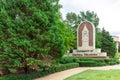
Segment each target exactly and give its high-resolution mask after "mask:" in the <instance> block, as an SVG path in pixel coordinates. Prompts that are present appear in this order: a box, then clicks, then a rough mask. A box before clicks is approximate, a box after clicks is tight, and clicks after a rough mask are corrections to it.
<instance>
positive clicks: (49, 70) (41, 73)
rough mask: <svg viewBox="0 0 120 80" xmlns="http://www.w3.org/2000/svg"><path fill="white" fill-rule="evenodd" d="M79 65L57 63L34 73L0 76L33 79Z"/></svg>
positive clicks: (1, 78)
mask: <svg viewBox="0 0 120 80" xmlns="http://www.w3.org/2000/svg"><path fill="white" fill-rule="evenodd" d="M76 67H79V64H78V63H69V64H64V65H62V64H61V65H56V66H51V67H49V68H45V70H39V72H38V73H34V74H33V73H32V74H21V75H15V74H14V75H7V76H3V77H0V80H33V79H35V78H39V77H42V76H45V75H48V74H51V73H54V72H59V71H63V70H66V69H71V68H76Z"/></svg>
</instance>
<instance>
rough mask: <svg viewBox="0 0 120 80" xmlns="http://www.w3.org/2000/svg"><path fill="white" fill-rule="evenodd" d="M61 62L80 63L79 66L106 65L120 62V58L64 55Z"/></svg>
mask: <svg viewBox="0 0 120 80" xmlns="http://www.w3.org/2000/svg"><path fill="white" fill-rule="evenodd" d="M59 62H60V63H61V64H67V63H79V66H89V67H93V66H105V65H113V64H119V62H120V61H119V60H118V59H117V58H109V59H93V58H73V57H63V58H61V59H60V60H59Z"/></svg>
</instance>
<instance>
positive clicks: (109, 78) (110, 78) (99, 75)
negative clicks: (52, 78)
mask: <svg viewBox="0 0 120 80" xmlns="http://www.w3.org/2000/svg"><path fill="white" fill-rule="evenodd" d="M65 80H120V70H87V71H84V72H82V73H79V74H76V75H73V76H70V77H68V78H66V79H65Z"/></svg>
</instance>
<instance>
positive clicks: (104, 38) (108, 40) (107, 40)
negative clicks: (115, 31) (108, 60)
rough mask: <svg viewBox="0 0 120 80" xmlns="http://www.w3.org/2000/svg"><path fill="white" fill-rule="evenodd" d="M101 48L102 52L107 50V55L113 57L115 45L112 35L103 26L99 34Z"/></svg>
mask: <svg viewBox="0 0 120 80" xmlns="http://www.w3.org/2000/svg"><path fill="white" fill-rule="evenodd" d="M101 49H102V51H103V52H107V54H108V56H109V57H115V54H116V45H115V42H114V41H113V38H112V36H111V35H110V34H109V32H107V31H106V30H105V29H104V28H103V30H102V34H101Z"/></svg>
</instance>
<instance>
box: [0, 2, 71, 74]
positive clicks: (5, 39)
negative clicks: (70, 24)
mask: <svg viewBox="0 0 120 80" xmlns="http://www.w3.org/2000/svg"><path fill="white" fill-rule="evenodd" d="M58 1H59V0H0V34H1V35H0V38H1V39H0V67H1V68H2V69H9V70H10V71H14V70H13V69H15V68H20V67H21V68H22V67H23V68H24V71H25V72H26V73H27V72H28V71H29V69H30V68H32V69H33V68H35V66H37V67H39V66H43V65H49V64H46V63H47V62H44V64H43V61H44V60H47V61H50V59H55V58H60V57H61V56H63V55H64V53H65V52H66V50H67V45H69V43H70V42H69V43H68V44H65V43H66V42H68V41H69V40H68V39H69V37H70V36H68V35H66V34H68V32H67V28H66V27H65V25H64V23H62V21H61V15H60V12H59V9H60V8H61V5H59V3H58ZM64 31H65V32H64Z"/></svg>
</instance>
